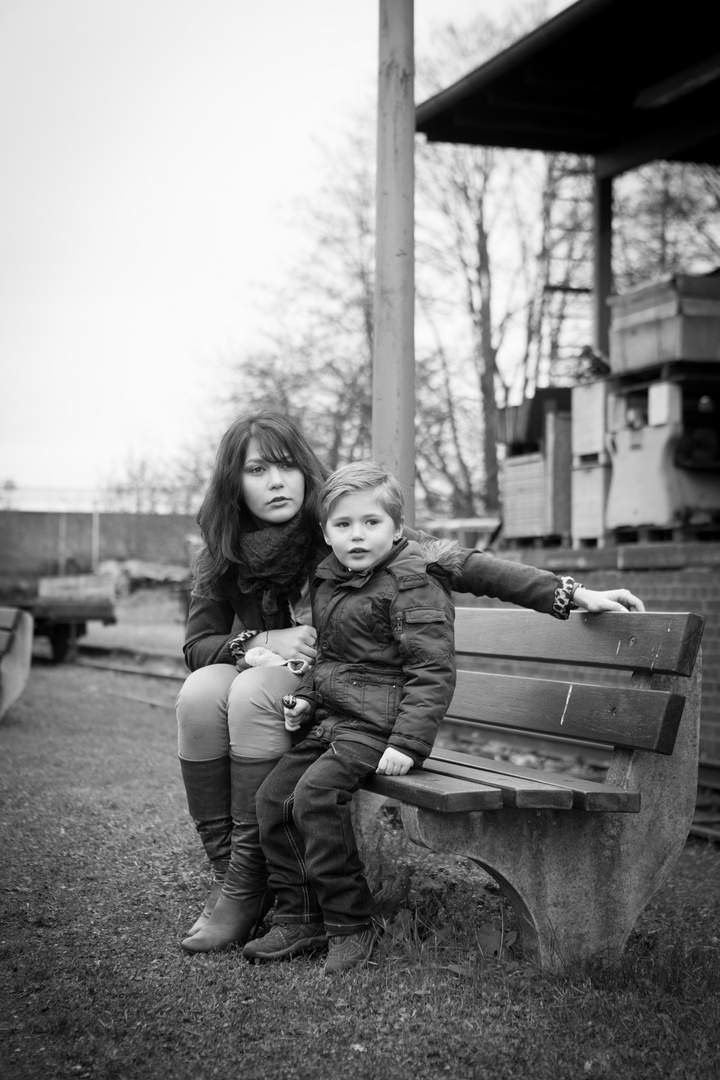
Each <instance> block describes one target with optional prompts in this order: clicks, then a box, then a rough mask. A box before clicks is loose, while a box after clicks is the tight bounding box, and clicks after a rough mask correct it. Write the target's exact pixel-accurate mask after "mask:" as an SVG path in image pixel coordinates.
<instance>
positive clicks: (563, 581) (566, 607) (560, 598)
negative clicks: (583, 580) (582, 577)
mask: <svg viewBox="0 0 720 1080" xmlns="http://www.w3.org/2000/svg"><path fill="white" fill-rule="evenodd" d="M559 581H560V584H559V585H558V587H557V589H556V590H555V599H554V600H553V609H552V614H553V615H554V617H555V618H556V619H567V618H569V616H570V612H571V611H573V610H574V608H575V604H573V596H574V595H575V590H576V589H580V588H582V586H581V584H580V582H579V581H575V579H574V578H571V577H567V576H561V577H560V578H559Z"/></svg>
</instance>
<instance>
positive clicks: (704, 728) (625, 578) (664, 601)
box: [458, 543, 720, 762]
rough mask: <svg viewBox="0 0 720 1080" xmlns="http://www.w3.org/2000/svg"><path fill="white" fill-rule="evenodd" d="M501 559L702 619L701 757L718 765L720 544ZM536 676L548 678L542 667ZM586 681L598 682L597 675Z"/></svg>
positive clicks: (549, 553)
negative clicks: (620, 591) (627, 593)
mask: <svg viewBox="0 0 720 1080" xmlns="http://www.w3.org/2000/svg"><path fill="white" fill-rule="evenodd" d="M499 557H501V558H511V559H513V560H515V561H519V562H524V563H529V564H531V565H536V566H540V567H542V568H545V569H548V570H553V571H554V572H563V573H569V574H572V575H573V577H574V578H575V579H576V580H577V581H582V583H583V584H584V585H587V586H588V588H591V589H601V590H604V589H614V588H620V587H622V588H627V589H630V590H631V591H632V592H634V593H635V595H636V596H639V597H640V598H641V600H642V601H643V602H644V604H645V607H646V608H647V609H648V611H692V612H694V613H695V614H696V615H702V616H703V618H704V619H705V631H704V633H703V640H702V652H703V689H702V711H701V721H700V756H701V758H702V759H705V760H712V761H716V762H720V545H718V544H709V543H708V544H687V545H681V544H668V545H663V544H650V545H639V544H638V545H626V546H624V547H617V548H603V549H598V550H597V551H593V550H583V551H582V552H577V551H570V550H568V551H562V552H561V551H558V550H557V549H555V550H526V551H522V552H500V553H499ZM643 563H645V564H646V566H645V567H643V566H642V564H643ZM593 564H595V565H593ZM598 564H599V565H598ZM458 600H459V601H460V602H462V603H476V604H479V605H481V606H487V607H500V606H504V605H502V604H500V603H499V602H497V601H493V600H486V599H483V600H478V601H472V600H470V599H469V598H466V597H464V598H458ZM512 667H513V665H512V664H508V665H506V666H505V667H504V668H503V670H505V671H507V672H509V673H512ZM538 673H539V674H541V675H543V674H544V676H545V677H546V678H550V677H551V674H550V672H549V670H548V667H547V666H545V665H543V667H542V670H540V669H539V670H538ZM589 679H590V681H595V682H600V681H601V679H599V678H598V673H597V672H596V673H595V674H594V675H589Z"/></svg>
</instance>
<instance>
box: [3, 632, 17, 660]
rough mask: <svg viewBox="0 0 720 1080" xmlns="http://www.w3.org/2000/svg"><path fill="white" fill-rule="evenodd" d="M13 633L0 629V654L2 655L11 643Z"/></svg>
mask: <svg viewBox="0 0 720 1080" xmlns="http://www.w3.org/2000/svg"><path fill="white" fill-rule="evenodd" d="M13 637H14V634H13V632H12V630H0V656H4V655H5V653H6V652H7V651H8V649H9V648H10V646H11V645H12V640H13Z"/></svg>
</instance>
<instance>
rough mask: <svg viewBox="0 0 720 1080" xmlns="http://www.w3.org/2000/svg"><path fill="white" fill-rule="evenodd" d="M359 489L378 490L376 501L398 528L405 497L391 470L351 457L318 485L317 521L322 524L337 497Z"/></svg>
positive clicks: (356, 492)
mask: <svg viewBox="0 0 720 1080" xmlns="http://www.w3.org/2000/svg"><path fill="white" fill-rule="evenodd" d="M361 491H377V495H376V498H377V501H378V503H379V504H380V506H382V508H383V510H384V511H385V513H386V514H389V515H390V517H391V518H392V520H393V524H394V525H395V526H396V527H397V528H399V527H400V526H401V525H402V523H403V511H404V509H405V501H404V499H403V493H402V488H401V487H400V484H399V483H398V481H397V480H396V479H395V477H394V476H393V474H392V473H389V472H387V471H386V470H385V469H383V467H382V466H381V465H378V463H377V462H376V461H353V462H351V464H350V465H343V466H342V468H340V469H336V470H335V472H334V473H332V474H331V475H330V476H329V477H328V478H327V480H326V481H325V483H324V484H323V486H322V488H321V489H320V496H319V501H320V522H321V524H322V525H323V526H324V525H325V524H326V523H327V519H328V518H329V517H330V514H331V513H332V508H333V506H334V505H335V503H336V502H337V501H338V499H342V498H344V497H345V496H346V495H357V494H358V493H359V492H361Z"/></svg>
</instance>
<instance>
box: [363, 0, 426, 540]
mask: <svg viewBox="0 0 720 1080" xmlns="http://www.w3.org/2000/svg"><path fill="white" fill-rule="evenodd" d="M379 4H380V20H379V64H378V123H377V188H376V200H377V216H376V241H375V310H374V330H373V399H372V401H373V404H372V409H373V415H372V452H373V457H374V458H375V459H376V460H377V461H379V462H380V463H381V464H382V465H384V466H385V468H387V469H389V470H390V471H391V472H393V473H395V475H396V476H397V478H398V480H399V481H400V484H401V485H402V489H403V492H404V495H405V520H406V522H407V523H408V524H413V522H414V516H415V499H414V494H415V347H414V316H415V266H414V257H415V252H414V187H415V170H414V156H413V155H414V144H415V101H414V39H413V0H379Z"/></svg>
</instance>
